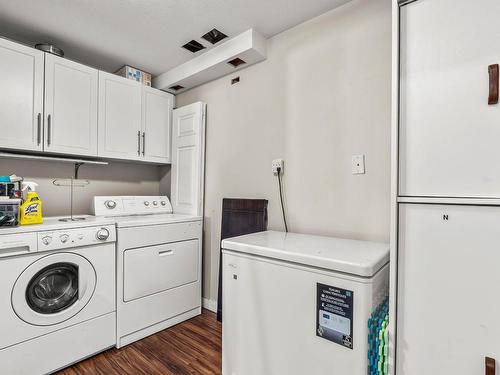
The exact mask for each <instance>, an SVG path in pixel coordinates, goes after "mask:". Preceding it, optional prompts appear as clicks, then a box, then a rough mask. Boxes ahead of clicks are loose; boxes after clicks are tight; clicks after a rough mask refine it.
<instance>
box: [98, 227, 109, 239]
mask: <svg viewBox="0 0 500 375" xmlns="http://www.w3.org/2000/svg"><path fill="white" fill-rule="evenodd" d="M96 237H97V239H98V240H99V241H105V240H107V239H108V238H109V230H108V229H107V228H101V229H99V230H98V231H97V234H96Z"/></svg>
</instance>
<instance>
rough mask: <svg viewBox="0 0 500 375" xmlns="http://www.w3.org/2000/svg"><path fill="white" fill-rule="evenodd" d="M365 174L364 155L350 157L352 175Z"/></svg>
mask: <svg viewBox="0 0 500 375" xmlns="http://www.w3.org/2000/svg"><path fill="white" fill-rule="evenodd" d="M364 173H365V155H353V156H352V174H364Z"/></svg>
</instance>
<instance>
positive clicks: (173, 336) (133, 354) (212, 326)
mask: <svg viewBox="0 0 500 375" xmlns="http://www.w3.org/2000/svg"><path fill="white" fill-rule="evenodd" d="M221 345H222V340H221V324H220V323H219V322H217V319H216V317H215V314H214V313H212V312H210V311H208V310H203V313H202V315H200V316H198V317H196V318H193V319H191V320H189V321H187V322H184V323H181V324H178V325H176V326H174V327H172V328H169V329H166V330H164V331H161V332H159V333H157V334H155V335H152V336H149V337H146V338H145V339H143V340H140V341H137V342H135V343H133V344H130V345H128V346H125V347H124V348H122V349H110V350H108V351H106V352H103V353H101V354H98V355H96V356H94V357H92V358H89V359H87V360H85V361H83V362H80V363H77V364H76V365H74V366H71V367H68V368H67V369H64V370H62V371H60V372H58V373H57V375H184V374H189V375H195V374H201V375H214V374H217V375H218V374H220V373H221V352H222V348H221Z"/></svg>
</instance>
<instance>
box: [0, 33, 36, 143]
mask: <svg viewBox="0 0 500 375" xmlns="http://www.w3.org/2000/svg"><path fill="white" fill-rule="evenodd" d="M43 63H44V55H43V52H41V51H38V50H36V49H33V48H29V47H26V46H23V45H20V44H17V43H13V42H10V41H7V40H5V39H0V71H1V72H2V85H1V90H0V147H2V148H10V149H19V150H33V151H41V150H42V147H43V144H42V135H43V133H42V131H43V130H42V122H43Z"/></svg>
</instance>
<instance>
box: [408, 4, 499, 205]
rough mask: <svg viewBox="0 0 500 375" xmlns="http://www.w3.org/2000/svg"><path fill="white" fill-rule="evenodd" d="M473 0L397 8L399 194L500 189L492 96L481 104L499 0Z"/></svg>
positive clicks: (492, 60) (482, 193) (493, 192)
mask: <svg viewBox="0 0 500 375" xmlns="http://www.w3.org/2000/svg"><path fill="white" fill-rule="evenodd" d="M480 3H481V4H480V5H479V4H478V3H477V2H475V1H469V0H419V1H415V2H411V3H409V4H407V5H405V6H402V7H401V9H400V38H401V39H400V46H401V47H400V48H401V49H400V128H399V130H400V134H399V152H400V153H399V163H400V168H399V179H400V181H399V182H400V188H399V194H400V195H403V196H446V197H500V173H498V169H499V168H500V167H499V166H500V147H499V144H500V104H493V105H489V104H488V98H489V96H490V84H489V71H488V68H489V66H490V65H491V64H500V49H499V48H497V46H498V45H500V28H499V27H498V26H497V24H498V19H499V17H500V2H499V1H498V0H482V1H481V2H480ZM494 81H495V80H494ZM495 86H497V87H498V85H496V84H495V83H494V82H493V84H492V88H493V90H492V91H494V88H495Z"/></svg>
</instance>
